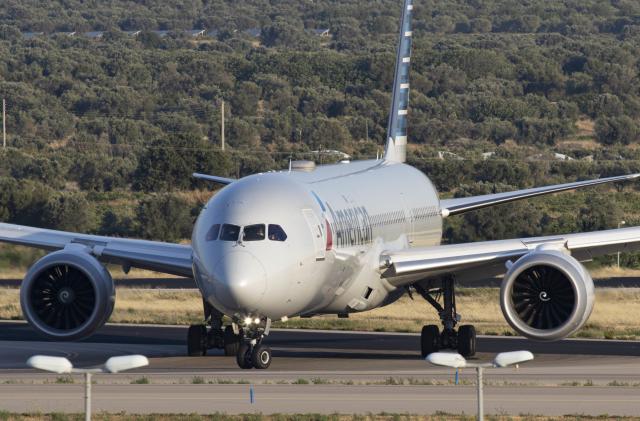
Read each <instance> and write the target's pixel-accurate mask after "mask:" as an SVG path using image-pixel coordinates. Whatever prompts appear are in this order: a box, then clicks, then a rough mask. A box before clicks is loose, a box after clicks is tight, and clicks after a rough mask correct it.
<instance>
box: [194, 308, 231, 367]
mask: <svg viewBox="0 0 640 421" xmlns="http://www.w3.org/2000/svg"><path fill="white" fill-rule="evenodd" d="M204 320H205V323H204V324H201V325H191V326H189V330H188V331H187V355H189V356H190V357H198V356H203V355H206V354H207V350H209V349H224V355H227V356H231V355H236V354H237V353H238V349H239V348H240V343H241V341H242V335H241V329H239V328H238V327H237V326H235V327H234V326H226V327H225V328H224V329H223V326H222V313H220V312H219V311H218V310H216V309H215V308H214V307H213V306H211V305H210V304H209V303H207V302H206V301H205V302H204ZM207 325H210V326H211V327H210V328H209V329H207Z"/></svg>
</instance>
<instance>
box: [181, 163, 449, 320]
mask: <svg viewBox="0 0 640 421" xmlns="http://www.w3.org/2000/svg"><path fill="white" fill-rule="evenodd" d="M224 224H227V225H229V226H236V227H240V230H242V229H243V228H244V227H254V228H247V230H246V231H247V233H245V236H244V237H243V236H242V234H240V235H239V236H238V237H237V240H239V241H233V240H229V239H230V238H231V239H235V238H236V237H233V236H231V237H230V236H229V235H228V233H229V232H231V231H229V230H227V231H226V234H225V235H226V237H225V238H227V239H226V240H224V239H221V238H222V233H220V235H214V234H217V233H214V234H212V227H214V226H215V225H217V226H218V227H221V226H223V225H224ZM262 224H264V230H265V231H269V232H265V235H264V239H263V240H258V241H245V240H243V238H251V237H250V235H249V234H248V233H249V230H250V229H252V230H255V226H256V225H262ZM272 226H278V227H281V228H282V230H283V231H284V232H285V233H286V239H285V240H284V241H282V238H277V240H276V241H274V240H272V239H270V238H269V236H270V235H271V232H270V229H271V227H272ZM258 228H259V227H258ZM213 231H215V230H213ZM232 234H233V233H232ZM213 237H216V238H215V239H213ZM441 237H442V217H441V214H440V205H439V199H438V194H437V192H436V190H435V188H434V186H433V184H432V183H431V181H430V180H429V179H428V178H427V177H426V176H425V175H424V174H422V173H421V172H420V171H418V170H417V169H415V168H413V167H411V166H409V165H406V164H399V163H389V162H386V161H382V160H380V161H359V162H355V163H348V164H337V165H328V166H320V167H318V168H316V169H315V170H313V171H310V172H299V171H290V172H273V173H265V174H257V175H253V176H250V177H246V178H243V179H241V180H238V181H236V182H234V183H232V184H231V185H229V186H227V187H225V188H224V189H223V190H222V191H220V192H219V193H218V194H217V195H215V196H214V197H213V198H212V199H211V200H210V201H209V202H208V203H207V205H206V207H205V209H204V210H203V211H202V213H201V215H200V216H199V218H198V221H197V222H196V226H195V227H194V230H193V238H192V247H193V262H194V276H195V279H196V282H197V284H198V287H199V288H200V290H201V292H202V294H203V296H204V298H205V299H206V300H207V301H208V302H209V303H210V304H211V305H213V306H214V307H215V308H217V309H218V310H220V311H222V312H223V313H225V314H227V315H229V316H231V317H235V318H236V319H240V320H242V318H244V317H247V316H251V317H254V316H255V317H258V316H259V317H269V318H272V319H279V318H282V317H285V316H287V317H291V316H297V315H310V314H317V313H337V314H345V313H349V312H355V311H364V310H369V309H372V308H375V307H379V306H381V305H385V304H388V303H390V302H393V301H394V300H395V299H397V298H398V297H400V296H401V295H402V291H397V290H396V288H395V287H393V286H392V285H390V284H389V283H387V282H386V281H385V280H384V279H383V278H382V277H381V276H380V271H379V267H380V262H379V256H380V253H381V252H382V251H383V250H395V249H405V248H407V247H416V246H433V245H438V244H439V243H440V240H441ZM273 238H274V239H275V238H276V237H275V236H273Z"/></svg>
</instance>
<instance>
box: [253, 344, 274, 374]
mask: <svg viewBox="0 0 640 421" xmlns="http://www.w3.org/2000/svg"><path fill="white" fill-rule="evenodd" d="M251 360H252V362H253V366H254V367H255V368H257V369H260V370H264V369H266V368H269V366H270V365H271V348H269V347H268V346H266V345H261V344H258V345H256V346H254V347H253V351H252V352H251Z"/></svg>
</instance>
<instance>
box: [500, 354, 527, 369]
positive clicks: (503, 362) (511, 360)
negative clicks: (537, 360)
mask: <svg viewBox="0 0 640 421" xmlns="http://www.w3.org/2000/svg"><path fill="white" fill-rule="evenodd" d="M531 360H533V354H532V353H531V352H529V351H512V352H501V353H500V354H498V355H496V358H494V360H493V365H494V367H508V366H510V365H514V364H520V363H523V362H525V361H531Z"/></svg>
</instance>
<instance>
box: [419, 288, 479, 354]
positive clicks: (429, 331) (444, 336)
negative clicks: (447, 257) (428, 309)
mask: <svg viewBox="0 0 640 421" xmlns="http://www.w3.org/2000/svg"><path fill="white" fill-rule="evenodd" d="M414 288H415V290H416V291H417V292H418V293H419V294H420V295H421V296H422V297H423V298H424V299H425V300H427V302H429V304H431V305H432V306H433V307H434V308H435V309H436V310H437V311H438V314H439V315H440V320H441V321H442V325H443V329H442V332H440V331H439V329H438V326H436V325H427V326H424V327H423V328H422V333H421V335H420V348H421V351H422V352H421V353H422V358H425V357H426V356H427V355H429V354H431V353H432V352H437V351H439V350H441V349H455V350H457V351H458V353H459V354H461V355H462V356H463V357H465V358H466V357H472V356H474V355H475V353H476V329H475V327H473V326H472V325H463V326H460V328H458V330H457V331H456V329H455V327H456V324H458V322H459V321H460V315H459V314H458V313H457V312H456V296H455V289H454V280H453V277H446V278H442V285H441V287H440V288H433V287H432V285H431V283H430V282H429V283H426V284H422V283H420V284H415V285H414ZM440 297H442V301H443V304H440V302H439V299H440Z"/></svg>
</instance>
